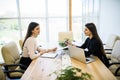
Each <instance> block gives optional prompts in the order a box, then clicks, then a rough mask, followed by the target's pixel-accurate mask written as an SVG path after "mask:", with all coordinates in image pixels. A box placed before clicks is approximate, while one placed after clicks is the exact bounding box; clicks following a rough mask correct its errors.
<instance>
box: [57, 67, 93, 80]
mask: <svg viewBox="0 0 120 80" xmlns="http://www.w3.org/2000/svg"><path fill="white" fill-rule="evenodd" d="M55 74H57V72H55ZM91 77H92V75H91V74H89V73H87V72H86V73H83V72H82V70H81V69H79V68H76V67H72V66H68V67H67V68H65V69H63V70H61V74H57V78H56V80H91Z"/></svg>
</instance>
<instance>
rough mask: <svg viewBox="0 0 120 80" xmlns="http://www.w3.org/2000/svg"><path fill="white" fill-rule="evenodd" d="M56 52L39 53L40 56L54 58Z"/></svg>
mask: <svg viewBox="0 0 120 80" xmlns="http://www.w3.org/2000/svg"><path fill="white" fill-rule="evenodd" d="M57 55H58V54H57V53H53V52H49V53H44V54H43V55H41V57H42V58H55V57H56V56H57Z"/></svg>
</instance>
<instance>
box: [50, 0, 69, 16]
mask: <svg viewBox="0 0 120 80" xmlns="http://www.w3.org/2000/svg"><path fill="white" fill-rule="evenodd" d="M67 4H68V3H67V0H48V16H49V17H56V16H57V17H58V16H59V17H61V16H64V17H66V16H67V15H68V14H67V13H68V12H67V11H68V10H67V8H68V5H67Z"/></svg>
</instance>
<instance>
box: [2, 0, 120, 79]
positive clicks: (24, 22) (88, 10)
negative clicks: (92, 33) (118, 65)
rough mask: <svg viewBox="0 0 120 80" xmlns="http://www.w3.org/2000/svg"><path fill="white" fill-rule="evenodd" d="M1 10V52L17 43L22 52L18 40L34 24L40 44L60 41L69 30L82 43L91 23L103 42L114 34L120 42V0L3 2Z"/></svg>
mask: <svg viewBox="0 0 120 80" xmlns="http://www.w3.org/2000/svg"><path fill="white" fill-rule="evenodd" d="M0 10H1V11H0V49H1V48H2V46H3V45H5V44H7V43H9V42H10V41H15V42H16V43H17V46H18V48H19V50H20V45H19V40H23V39H24V37H25V34H26V31H27V27H28V24H29V23H30V22H31V21H34V22H38V23H39V24H40V30H41V31H40V35H39V36H38V41H39V44H42V43H45V42H48V43H49V42H58V33H59V32H68V31H72V32H73V36H74V40H75V41H77V42H83V41H84V40H85V38H86V36H85V35H84V27H85V24H86V23H89V22H93V23H95V24H96V27H97V31H98V33H99V36H100V38H101V40H102V42H103V43H106V42H107V41H108V38H109V36H110V35H111V34H114V35H117V36H118V39H120V31H119V30H120V27H119V26H120V25H119V23H120V0H0ZM119 54H120V53H119ZM2 61H3V58H2V55H1V52H0V62H2ZM116 77H117V78H118V79H120V77H119V76H116Z"/></svg>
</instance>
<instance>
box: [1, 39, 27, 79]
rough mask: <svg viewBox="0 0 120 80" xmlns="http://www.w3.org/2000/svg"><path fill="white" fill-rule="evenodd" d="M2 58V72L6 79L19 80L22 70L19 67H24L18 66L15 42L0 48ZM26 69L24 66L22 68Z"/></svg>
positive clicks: (17, 52) (18, 59) (17, 51)
mask: <svg viewBox="0 0 120 80" xmlns="http://www.w3.org/2000/svg"><path fill="white" fill-rule="evenodd" d="M1 52H2V56H3V59H4V62H5V65H4V68H5V69H4V72H5V73H6V75H7V77H8V78H10V79H19V78H21V76H22V74H23V73H24V70H22V69H21V68H20V66H24V65H22V64H19V61H20V54H19V50H18V48H17V45H16V43H15V42H13V41H12V42H9V43H7V44H5V45H4V46H3V47H2V48H1ZM24 67H26V66H24Z"/></svg>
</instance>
